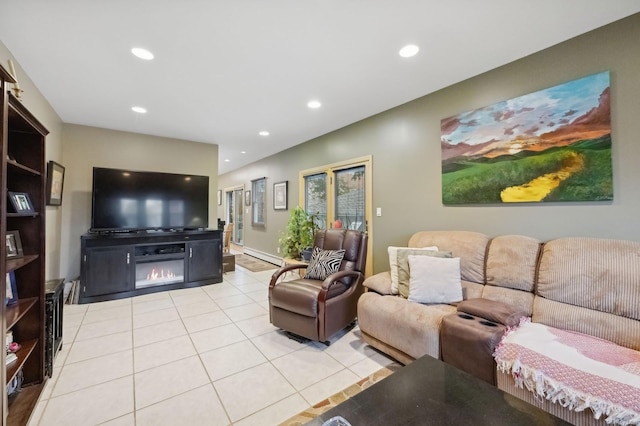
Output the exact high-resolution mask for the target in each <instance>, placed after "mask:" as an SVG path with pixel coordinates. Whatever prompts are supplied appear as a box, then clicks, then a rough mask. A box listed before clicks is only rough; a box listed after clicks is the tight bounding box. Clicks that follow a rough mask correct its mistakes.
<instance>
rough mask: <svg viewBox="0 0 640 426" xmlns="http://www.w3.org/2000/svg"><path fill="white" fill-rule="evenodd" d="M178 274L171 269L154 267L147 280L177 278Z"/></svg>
mask: <svg viewBox="0 0 640 426" xmlns="http://www.w3.org/2000/svg"><path fill="white" fill-rule="evenodd" d="M175 277H176V274H175V273H173V272H171V269H164V268H160V269H156V268H153V269H152V270H151V272H149V273H148V274H147V280H163V279H166V278H175Z"/></svg>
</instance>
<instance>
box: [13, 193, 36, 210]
mask: <svg viewBox="0 0 640 426" xmlns="http://www.w3.org/2000/svg"><path fill="white" fill-rule="evenodd" d="M8 192H9V201H11V206H12V207H13V209H14V210H15V212H16V213H33V212H34V210H33V204H31V199H30V198H29V194H27V193H26V192H12V191H8Z"/></svg>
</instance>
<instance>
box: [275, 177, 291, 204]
mask: <svg viewBox="0 0 640 426" xmlns="http://www.w3.org/2000/svg"><path fill="white" fill-rule="evenodd" d="M288 186H289V181H288V180H285V181H284V182H278V183H274V184H273V209H274V210H287V208H288V206H287V201H288V200H287V198H288V197H287V195H288V194H287V189H288Z"/></svg>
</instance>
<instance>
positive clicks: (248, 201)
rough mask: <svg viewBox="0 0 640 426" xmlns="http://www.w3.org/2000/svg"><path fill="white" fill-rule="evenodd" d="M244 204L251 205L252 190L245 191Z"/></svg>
mask: <svg viewBox="0 0 640 426" xmlns="http://www.w3.org/2000/svg"><path fill="white" fill-rule="evenodd" d="M244 205H245V206H250V205H251V191H244Z"/></svg>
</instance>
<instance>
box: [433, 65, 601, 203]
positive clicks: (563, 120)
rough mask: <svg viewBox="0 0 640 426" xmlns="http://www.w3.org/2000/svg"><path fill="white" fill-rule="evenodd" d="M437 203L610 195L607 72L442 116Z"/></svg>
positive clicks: (558, 199)
mask: <svg viewBox="0 0 640 426" xmlns="http://www.w3.org/2000/svg"><path fill="white" fill-rule="evenodd" d="M440 128H441V134H440V142H441V147H442V203H443V204H445V205H446V204H481V203H485V204H486V203H523V202H525V203H532V202H535V203H539V202H567V201H569V202H570V201H609V200H612V199H613V170H612V169H613V167H612V161H611V146H612V142H611V99H610V78H609V72H608V71H605V72H601V73H598V74H593V75H589V76H586V77H582V78H579V79H577V80H572V81H569V82H566V83H563V84H559V85H557V86H553V87H550V88H547V89H544V90H540V91H537V92H533V93H529V94H527V95H523V96H519V97H517V98H512V99H509V100H506V101H502V102H498V103H495V104H493V105H489V106H485V107H482V108H478V109H475V110H472V111H468V112H464V113H461V114H458V115H455V116H452V117H448V118H445V119H443V120H442V121H441V123H440Z"/></svg>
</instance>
